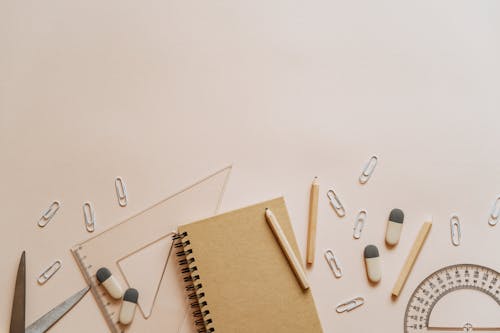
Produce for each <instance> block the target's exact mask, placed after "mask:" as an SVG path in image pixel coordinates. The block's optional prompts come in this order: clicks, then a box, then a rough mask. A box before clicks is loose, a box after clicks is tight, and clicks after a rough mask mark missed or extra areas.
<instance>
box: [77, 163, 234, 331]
mask: <svg viewBox="0 0 500 333" xmlns="http://www.w3.org/2000/svg"><path fill="white" fill-rule="evenodd" d="M230 171H231V167H227V168H225V169H222V170H220V171H218V172H216V173H215V174H212V175H210V176H208V177H206V178H204V179H202V180H200V181H198V182H197V183H195V184H193V185H191V186H189V187H187V188H185V189H183V190H181V191H179V192H177V193H176V194H174V195H172V196H170V197H168V198H166V199H164V200H162V201H160V202H158V203H157V204H155V205H153V206H152V207H150V208H148V209H146V210H144V211H142V212H140V213H139V214H136V215H134V216H133V217H131V218H129V219H127V220H125V221H123V222H121V223H119V224H118V225H116V226H114V227H112V228H110V229H108V230H106V231H104V232H103V233H101V234H99V235H97V236H95V237H93V238H91V239H89V240H87V241H85V242H83V243H80V244H77V245H76V246H75V247H74V248H73V249H72V252H73V255H74V257H75V259H76V261H77V263H78V265H79V267H80V270H81V272H82V274H83V276H84V278H85V279H86V281H87V283H88V284H89V285H90V286H91V291H92V293H93V295H94V297H95V299H96V302H97V304H98V306H99V308H100V309H101V312H102V314H103V315H104V319H105V320H106V323H107V324H108V326H109V328H110V330H111V332H113V333H122V332H149V333H155V332H161V333H169V332H175V333H179V332H181V330H182V332H190V331H191V330H190V329H189V328H185V327H183V325H184V326H185V325H186V322H188V321H186V320H185V319H186V314H187V311H188V307H189V302H188V300H187V299H186V297H185V293H184V288H183V286H184V282H183V281H182V277H181V274H180V273H179V266H178V264H177V260H175V251H172V244H173V241H172V236H173V235H174V232H175V231H176V230H177V226H178V225H180V224H186V223H189V222H193V221H196V220H199V219H203V218H207V217H210V216H213V215H214V214H216V213H217V211H218V208H219V205H220V202H221V200H222V196H223V193H224V188H225V185H226V182H227V180H228V177H229V174H230ZM101 267H106V268H108V269H109V270H110V271H111V272H112V274H113V276H115V278H116V279H118V281H119V282H120V284H121V285H122V287H123V288H124V289H125V288H128V287H133V288H136V289H137V290H138V291H139V302H138V305H139V311H137V313H136V315H135V318H134V321H133V322H132V324H131V325H129V326H127V327H125V326H122V325H120V324H119V323H118V314H119V311H120V306H121V301H120V300H118V301H116V300H114V299H112V298H111V297H109V296H108V295H107V293H106V292H105V290H104V289H103V287H101V286H100V285H99V283H98V281H97V280H96V277H95V273H96V272H97V270H98V269H99V268H101ZM183 323H184V324H183Z"/></svg>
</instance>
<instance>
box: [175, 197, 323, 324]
mask: <svg viewBox="0 0 500 333" xmlns="http://www.w3.org/2000/svg"><path fill="white" fill-rule="evenodd" d="M265 208H270V209H271V210H272V211H273V213H274V214H275V216H276V217H277V219H278V221H279V223H280V225H281V227H282V229H283V230H284V232H285V234H286V236H287V238H288V241H289V242H290V244H291V246H292V248H293V250H294V251H295V253H296V255H297V256H298V257H299V258H300V252H299V249H298V246H297V241H296V240H295V236H294V234H293V230H292V225H291V223H290V218H289V216H288V213H287V209H286V206H285V201H284V199H283V198H277V199H274V200H271V201H266V202H263V203H260V204H257V205H254V206H250V207H247V208H243V209H239V210H236V211H232V212H229V213H226V214H222V215H218V216H215V217H212V218H208V219H204V220H201V221H198V222H195V223H192V224H188V225H183V226H180V227H179V234H178V237H177V240H176V242H177V243H176V245H175V246H176V247H177V248H180V249H181V250H180V251H178V256H180V257H181V259H180V264H181V265H183V266H184V268H183V269H182V272H183V274H185V277H184V281H186V283H187V284H188V285H187V287H186V290H187V291H188V294H189V298H190V299H193V304H192V306H193V307H195V310H194V312H193V316H194V320H195V323H196V324H197V325H199V326H200V331H199V332H216V333H234V332H238V333H250V332H252V333H253V332H273V333H280V332H282V333H285V332H286V333H294V332H296V333H303V332H308V333H319V332H323V331H322V328H321V324H320V321H319V318H318V314H317V312H316V306H315V304H314V300H313V297H312V294H311V291H310V290H307V291H303V290H302V288H301V287H300V285H299V283H298V281H297V279H296V278H295V275H294V273H293V271H292V269H291V267H290V266H289V264H288V261H287V259H286V257H285V256H284V254H283V252H282V250H281V248H280V246H279V244H278V242H277V241H276V239H275V238H274V235H273V233H272V231H271V229H270V228H269V226H268V224H267V222H266V220H265V216H264V210H265Z"/></svg>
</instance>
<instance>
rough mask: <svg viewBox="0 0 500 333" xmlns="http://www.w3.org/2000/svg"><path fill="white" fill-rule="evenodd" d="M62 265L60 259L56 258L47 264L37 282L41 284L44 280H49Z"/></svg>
mask: <svg viewBox="0 0 500 333" xmlns="http://www.w3.org/2000/svg"><path fill="white" fill-rule="evenodd" d="M61 267H62V263H61V261H60V260H56V261H55V262H54V263H53V264H52V265H50V266H49V268H47V269H46V270H45V271H44V272H43V273H42V274H40V276H39V277H38V279H37V282H38V284H40V285H42V284H45V282H47V281H49V280H50V278H51V277H53V276H54V274H56V273H57V271H58V270H60V269H61Z"/></svg>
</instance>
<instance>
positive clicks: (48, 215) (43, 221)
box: [38, 200, 61, 228]
mask: <svg viewBox="0 0 500 333" xmlns="http://www.w3.org/2000/svg"><path fill="white" fill-rule="evenodd" d="M59 207H61V204H60V203H59V201H57V200H56V201H54V202H53V203H52V204H51V205H50V206H49V208H48V209H47V210H46V211H45V213H43V214H42V217H40V220H38V226H39V227H40V228H43V227H45V226H46V225H47V224H48V223H49V222H50V220H51V219H52V218H53V217H54V215H56V213H57V211H58V210H59Z"/></svg>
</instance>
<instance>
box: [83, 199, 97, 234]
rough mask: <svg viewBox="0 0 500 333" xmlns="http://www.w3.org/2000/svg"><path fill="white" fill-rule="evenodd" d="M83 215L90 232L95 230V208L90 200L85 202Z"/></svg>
mask: <svg viewBox="0 0 500 333" xmlns="http://www.w3.org/2000/svg"><path fill="white" fill-rule="evenodd" d="M83 217H84V219H85V228H86V229H87V231H88V232H94V230H95V216H94V208H93V207H92V205H91V204H90V202H86V203H84V204H83Z"/></svg>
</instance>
